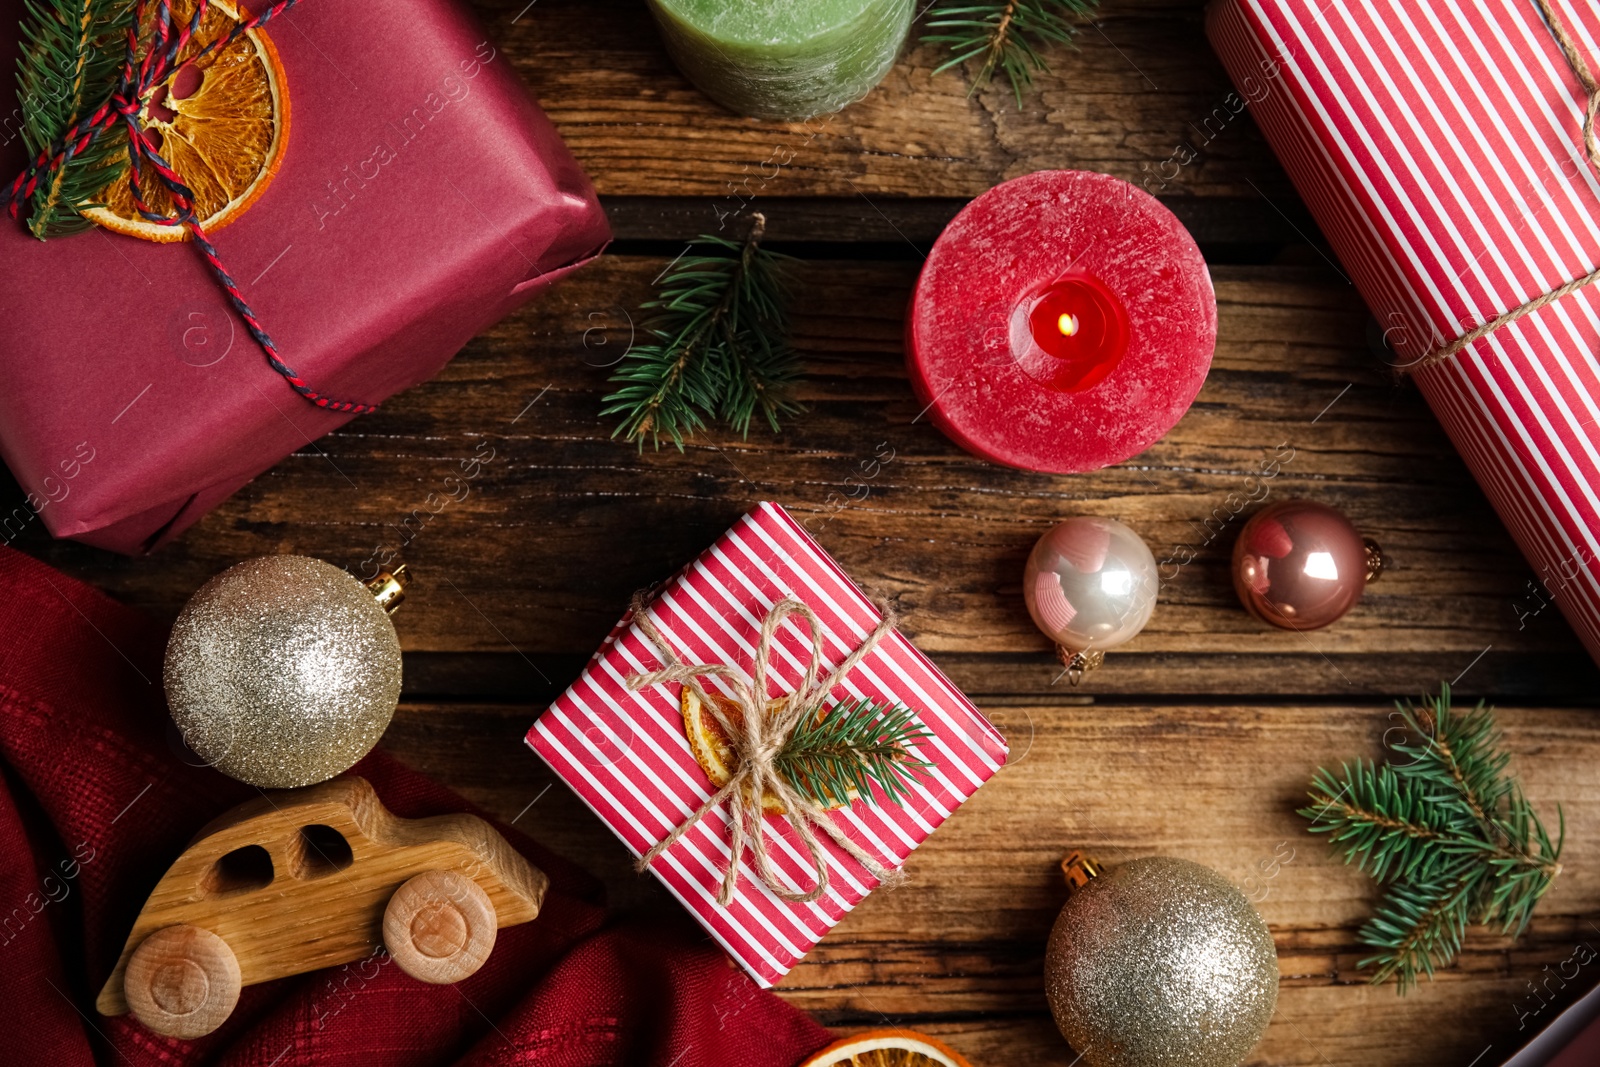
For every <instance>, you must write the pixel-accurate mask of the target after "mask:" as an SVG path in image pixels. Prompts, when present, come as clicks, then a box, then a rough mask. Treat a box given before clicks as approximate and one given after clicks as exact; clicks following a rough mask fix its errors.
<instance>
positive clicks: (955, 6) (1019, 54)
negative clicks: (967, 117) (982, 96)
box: [922, 0, 1099, 107]
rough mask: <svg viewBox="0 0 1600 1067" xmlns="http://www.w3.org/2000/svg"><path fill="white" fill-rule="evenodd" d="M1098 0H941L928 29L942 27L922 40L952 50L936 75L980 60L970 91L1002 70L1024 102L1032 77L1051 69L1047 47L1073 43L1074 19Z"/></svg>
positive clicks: (1087, 10) (981, 86) (930, 19)
mask: <svg viewBox="0 0 1600 1067" xmlns="http://www.w3.org/2000/svg"><path fill="white" fill-rule="evenodd" d="M1098 6H1099V0H938V2H937V3H935V4H934V6H933V10H932V12H931V13H930V14H929V15H928V28H929V29H930V30H938V31H940V32H938V33H930V34H926V35H924V36H923V38H922V39H923V40H924V41H928V42H930V43H934V44H942V45H947V46H949V48H950V51H951V52H952V53H954V54H953V55H952V56H951V58H950V59H948V60H946V61H945V62H944V63H941V64H940V65H939V66H938V67H937V68H936V69H935V70H934V73H935V74H939V73H942V72H943V71H946V70H949V69H950V68H951V67H958V66H960V65H961V64H963V63H965V62H967V61H968V60H971V59H979V58H980V57H981V59H982V65H981V66H979V68H978V73H977V76H976V77H974V78H973V79H972V91H973V92H974V93H975V92H977V91H978V90H979V89H982V88H983V87H984V86H985V85H987V84H989V82H990V81H991V80H992V79H993V78H994V76H995V75H996V74H1003V75H1004V76H1005V78H1006V80H1007V81H1009V82H1010V83H1011V91H1012V92H1013V93H1015V94H1016V97H1017V106H1018V107H1021V106H1022V91H1023V89H1025V88H1027V87H1028V86H1030V85H1032V84H1033V76H1034V75H1035V74H1036V73H1038V72H1040V71H1047V70H1049V69H1050V66H1049V64H1048V63H1047V62H1046V61H1045V58H1044V53H1043V49H1044V48H1047V47H1049V46H1050V45H1056V44H1069V43H1071V41H1072V37H1073V35H1074V34H1075V33H1077V28H1076V27H1075V26H1074V21H1075V20H1077V19H1082V18H1086V17H1087V16H1089V15H1090V14H1092V13H1093V12H1094V11H1095V9H1096V7H1098Z"/></svg>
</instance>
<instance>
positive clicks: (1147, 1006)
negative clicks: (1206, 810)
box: [1045, 856, 1278, 1067]
mask: <svg viewBox="0 0 1600 1067" xmlns="http://www.w3.org/2000/svg"><path fill="white" fill-rule="evenodd" d="M1045 993H1046V995H1047V996H1048V997H1049V1000H1050V1010H1051V1011H1052V1012H1053V1013H1054V1014H1055V1018H1056V1025H1057V1026H1058V1027H1060V1028H1061V1033H1062V1034H1063V1035H1064V1036H1065V1037H1066V1039H1067V1041H1068V1042H1069V1043H1070V1044H1071V1045H1072V1047H1073V1048H1074V1049H1075V1050H1076V1051H1077V1052H1078V1053H1079V1054H1080V1055H1081V1056H1082V1057H1083V1062H1084V1063H1085V1064H1086V1065H1088V1067H1236V1065H1237V1064H1238V1063H1239V1062H1240V1061H1241V1060H1243V1059H1244V1058H1245V1056H1246V1055H1248V1054H1249V1052H1250V1050H1251V1049H1252V1048H1253V1047H1255V1044H1256V1042H1257V1041H1259V1040H1260V1039H1261V1035H1262V1034H1264V1033H1265V1032H1266V1029H1267V1023H1268V1022H1270V1021H1271V1020H1272V1013H1273V1012H1274V1011H1275V1010H1276V1009H1277V1005H1278V952H1277V948H1276V947H1275V946H1274V945H1273V943H1272V934H1271V932H1270V931H1269V930H1268V929H1267V924H1266V922H1265V921H1264V920H1263V919H1262V918H1261V916H1260V915H1259V914H1257V912H1256V910H1255V908H1254V907H1252V906H1251V904H1250V902H1249V901H1248V900H1246V899H1245V896H1244V894H1243V893H1241V892H1239V890H1238V889H1236V888H1234V886H1233V885H1232V884H1231V883H1229V882H1228V881H1227V880H1226V879H1224V878H1223V877H1222V876H1221V875H1219V874H1217V873H1216V872H1215V871H1213V870H1211V869H1210V868H1209V867H1203V866H1201V865H1200V864H1198V863H1191V862H1190V861H1188V860H1180V859H1172V858H1170V857H1164V856H1155V857H1150V858H1148V859H1138V860H1133V861H1132V862H1129V863H1125V864H1122V865H1121V866H1119V867H1115V868H1112V869H1111V870H1110V871H1108V872H1107V873H1105V874H1101V875H1098V876H1097V877H1093V878H1091V879H1089V881H1088V883H1087V884H1086V885H1084V886H1083V887H1082V888H1080V889H1078V890H1077V891H1075V892H1074V893H1073V894H1072V896H1071V898H1070V899H1068V901H1067V903H1066V906H1065V907H1063V908H1062V909H1061V914H1060V916H1059V917H1058V918H1057V919H1056V925H1055V929H1054V930H1052V931H1051V932H1050V947H1049V949H1048V951H1047V953H1046V956H1045Z"/></svg>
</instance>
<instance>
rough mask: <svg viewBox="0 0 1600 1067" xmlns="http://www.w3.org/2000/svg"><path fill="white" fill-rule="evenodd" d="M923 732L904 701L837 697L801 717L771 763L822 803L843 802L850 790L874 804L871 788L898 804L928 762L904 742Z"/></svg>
mask: <svg viewBox="0 0 1600 1067" xmlns="http://www.w3.org/2000/svg"><path fill="white" fill-rule="evenodd" d="M928 736H929V735H928V732H927V731H926V730H923V729H922V728H921V725H920V724H919V723H918V722H917V717H916V714H915V713H914V712H912V710H911V709H910V708H908V707H906V706H905V705H904V704H883V703H878V702H876V701H872V700H868V699H866V698H862V699H860V700H856V701H841V702H839V703H838V704H835V705H834V706H833V707H832V708H829V709H828V710H827V711H826V712H819V713H817V714H814V715H806V716H804V717H803V718H802V719H801V720H800V723H799V725H797V726H796V727H795V730H794V733H792V734H790V735H789V738H788V740H787V741H785V742H784V745H783V747H782V748H781V749H780V750H779V752H778V754H777V756H776V757H774V758H773V761H772V765H773V768H774V769H775V770H777V772H778V773H779V774H780V775H782V776H783V780H784V781H786V782H788V783H789V786H790V787H791V788H792V789H794V790H795V791H796V792H798V793H800V794H801V795H803V796H806V797H808V798H810V799H811V800H813V801H815V802H816V803H817V804H819V805H821V806H822V807H825V808H828V807H836V806H840V805H844V804H848V803H850V799H851V797H852V795H853V796H858V797H860V798H861V799H862V800H865V801H866V802H867V803H869V804H870V803H873V802H875V800H876V796H877V793H875V792H874V787H876V790H877V792H878V793H882V794H883V796H884V797H885V799H887V800H888V801H889V802H890V803H899V802H900V801H901V800H902V799H904V798H905V797H908V796H910V794H911V784H912V782H913V781H915V779H916V774H917V772H918V771H920V770H922V769H924V768H926V767H930V766H932V764H930V763H926V762H924V761H922V760H919V759H916V758H915V757H914V756H913V755H912V754H911V750H910V748H909V747H908V746H909V745H911V744H912V743H913V742H916V741H919V740H921V739H923V738H925V737H928Z"/></svg>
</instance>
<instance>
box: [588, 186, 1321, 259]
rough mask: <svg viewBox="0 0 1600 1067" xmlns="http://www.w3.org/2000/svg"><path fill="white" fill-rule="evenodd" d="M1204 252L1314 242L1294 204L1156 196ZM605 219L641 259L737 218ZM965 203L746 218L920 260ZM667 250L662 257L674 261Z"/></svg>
mask: <svg viewBox="0 0 1600 1067" xmlns="http://www.w3.org/2000/svg"><path fill="white" fill-rule="evenodd" d="M1160 200H1161V202H1162V203H1163V204H1165V205H1166V206H1167V208H1168V209H1169V210H1171V211H1172V213H1173V214H1175V215H1176V216H1177V217H1178V220H1179V221H1180V222H1182V223H1183V225H1184V227H1185V228H1187V229H1188V231H1189V233H1190V234H1191V235H1192V236H1193V237H1194V239H1195V242H1196V243H1197V244H1199V246H1200V248H1201V251H1203V252H1205V254H1206V261H1207V262H1208V263H1213V264H1215V263H1248V262H1268V261H1270V257H1271V256H1274V255H1276V254H1277V253H1278V252H1280V251H1281V250H1282V249H1283V247H1284V246H1286V245H1294V244H1305V243H1308V242H1311V241H1316V242H1317V243H1318V244H1319V245H1320V244H1321V234H1320V232H1319V231H1318V230H1317V224H1316V223H1315V222H1314V221H1313V220H1312V218H1311V213H1310V212H1308V211H1306V209H1305V208H1304V207H1303V206H1302V205H1301V203H1300V201H1299V200H1295V201H1293V202H1292V203H1282V204H1273V203H1269V202H1267V201H1266V200H1264V199H1262V198H1261V197H1259V196H1254V195H1252V196H1249V197H1242V196H1205V197H1201V196H1170V195H1163V196H1161V197H1160ZM603 201H604V205H605V209H606V217H607V218H608V219H610V220H611V229H612V232H613V234H614V235H615V236H616V239H617V242H618V244H617V246H615V248H614V250H615V251H619V252H620V251H624V250H626V251H629V252H633V253H636V254H640V253H642V254H648V253H649V252H652V251H656V250H655V249H645V248H641V247H639V246H641V245H643V244H645V243H646V242H648V243H651V244H660V243H666V244H668V245H669V246H671V245H676V246H681V245H682V243H683V242H685V241H692V240H694V238H696V237H698V236H699V235H700V234H702V233H724V232H731V233H737V232H739V230H738V223H739V220H741V219H742V218H743V216H730V217H729V218H727V219H726V220H724V219H723V218H722V217H721V216H719V214H718V211H717V207H716V205H715V202H714V201H707V200H705V199H704V198H699V197H663V196H607V197H604V198H603ZM969 202H970V200H969V199H968V198H965V197H926V198H921V197H919V198H916V199H910V198H900V197H896V198H887V197H874V198H872V199H870V200H868V199H866V198H864V197H805V196H763V197H761V198H760V199H758V200H755V201H752V202H751V204H750V207H749V208H748V210H749V211H760V212H761V213H762V214H763V215H764V216H765V218H766V220H767V244H768V245H769V246H770V247H773V248H776V249H779V250H790V251H792V250H793V246H794V245H796V244H800V245H804V246H805V247H806V249H808V250H809V249H820V250H822V251H818V252H811V253H810V254H811V256H812V258H820V257H828V258H835V257H837V258H846V257H848V258H851V259H911V260H920V259H921V258H922V257H923V256H924V255H925V254H926V253H927V250H928V249H929V248H930V247H931V246H932V245H933V242H934V241H935V240H936V239H937V238H938V236H939V234H940V233H942V232H943V231H944V228H945V226H947V225H948V224H949V222H950V220H951V219H953V218H955V216H956V213H957V212H958V211H960V210H961V209H962V208H963V207H965V206H966V205H967V204H968V203H969ZM678 251H679V248H678V247H672V249H671V251H670V252H669V253H668V254H669V255H677V254H678Z"/></svg>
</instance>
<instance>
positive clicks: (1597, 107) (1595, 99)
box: [1403, 0, 1600, 373]
mask: <svg viewBox="0 0 1600 1067" xmlns="http://www.w3.org/2000/svg"><path fill="white" fill-rule="evenodd" d="M1534 2H1535V3H1536V4H1538V5H1539V13H1540V14H1542V15H1543V16H1544V21H1545V23H1546V24H1547V25H1548V26H1549V27H1550V36H1552V37H1554V38H1555V41H1556V44H1557V45H1559V46H1560V48H1561V54H1562V55H1564V56H1566V58H1567V65H1568V66H1569V67H1571V68H1572V73H1573V75H1574V76H1575V77H1576V78H1577V79H1578V84H1579V85H1580V86H1582V87H1583V91H1584V92H1586V93H1588V94H1589V102H1588V104H1587V105H1585V107H1584V110H1583V149H1584V155H1586V156H1587V157H1588V159H1589V165H1590V166H1592V167H1594V168H1595V170H1596V171H1600V141H1597V139H1596V137H1595V116H1596V114H1597V113H1600V81H1596V80H1595V76H1594V72H1593V71H1591V70H1590V69H1589V64H1588V62H1587V61H1585V60H1584V58H1583V54H1582V53H1581V52H1579V51H1578V46H1577V44H1576V43H1574V41H1573V40H1572V36H1571V35H1570V34H1569V33H1568V32H1567V27H1566V24H1565V23H1564V22H1562V21H1561V16H1560V15H1558V14H1557V13H1556V10H1555V6H1554V5H1553V3H1552V2H1551V0H1534ZM1596 281H1600V267H1595V268H1594V269H1593V270H1591V271H1590V272H1589V273H1588V274H1585V275H1583V276H1582V277H1579V278H1574V279H1572V280H1571V281H1570V282H1566V283H1565V284H1563V285H1558V286H1556V287H1555V288H1554V289H1552V290H1550V291H1549V292H1547V293H1542V294H1540V295H1539V296H1536V297H1534V298H1533V299H1532V300H1530V301H1528V302H1527V303H1526V304H1523V305H1522V306H1521V307H1515V308H1512V309H1511V310H1510V311H1507V312H1504V313H1502V314H1499V315H1496V316H1495V317H1494V318H1492V319H1490V320H1489V321H1488V322H1485V323H1482V324H1481V325H1478V326H1475V327H1474V328H1473V329H1471V330H1469V331H1468V332H1466V333H1464V334H1462V335H1461V336H1460V337H1457V338H1456V339H1455V340H1454V341H1451V342H1449V343H1448V344H1445V345H1443V346H1441V347H1439V348H1436V349H1434V350H1433V351H1432V352H1429V353H1428V354H1427V355H1426V356H1423V357H1422V358H1421V359H1419V360H1417V361H1416V362H1415V363H1412V364H1410V365H1409V366H1407V367H1405V368H1403V369H1404V371H1405V372H1406V373H1411V372H1414V371H1416V370H1419V369H1420V368H1423V367H1431V366H1434V365H1435V364H1438V363H1443V362H1444V361H1445V360H1447V359H1449V358H1451V357H1452V356H1454V355H1455V354H1456V353H1457V352H1460V351H1461V350H1462V349H1464V348H1466V347H1467V346H1468V345H1470V344H1472V343H1473V342H1474V341H1479V340H1482V339H1483V338H1485V337H1487V336H1489V335H1490V334H1491V333H1494V332H1495V331H1496V330H1498V329H1499V328H1500V327H1502V326H1505V325H1506V324H1508V323H1512V322H1516V321H1517V320H1518V319H1520V318H1522V317H1523V316H1524V315H1531V314H1533V313H1534V312H1535V311H1538V310H1539V309H1540V308H1542V307H1546V306H1547V305H1550V304H1553V303H1555V302H1556V301H1557V300H1560V299H1561V298H1562V297H1564V296H1567V295H1569V294H1571V293H1575V292H1577V291H1578V290H1579V289H1582V288H1583V287H1584V286H1586V285H1590V284H1592V283H1594V282H1596Z"/></svg>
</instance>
